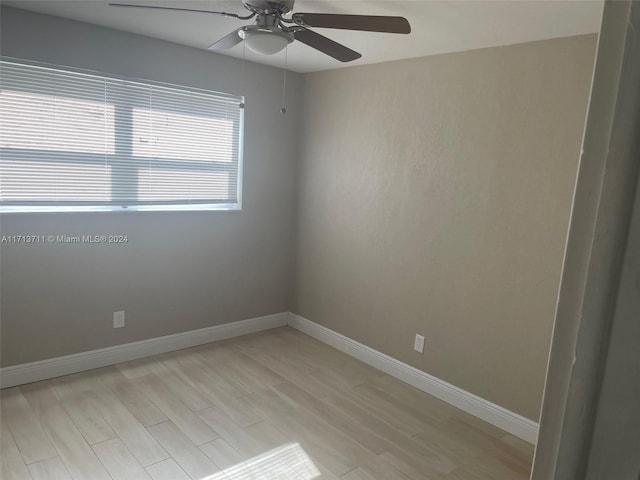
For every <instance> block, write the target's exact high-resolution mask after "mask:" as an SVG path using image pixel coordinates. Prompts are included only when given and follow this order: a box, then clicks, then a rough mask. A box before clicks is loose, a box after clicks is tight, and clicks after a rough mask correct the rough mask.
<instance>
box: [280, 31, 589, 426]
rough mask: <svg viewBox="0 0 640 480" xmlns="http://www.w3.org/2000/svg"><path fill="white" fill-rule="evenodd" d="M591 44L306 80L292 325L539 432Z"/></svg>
mask: <svg viewBox="0 0 640 480" xmlns="http://www.w3.org/2000/svg"><path fill="white" fill-rule="evenodd" d="M595 46H596V36H595V35H589V36H580V37H572V38H566V39H556V40H549V41H544V42H536V43H529V44H522V45H515V46H509V47H500V48H490V49H484V50H477V51H470V52H463V53H456V54H450V55H441V56H434V57H427V58H421V59H415V60H406V61H400V62H393V63H386V64H379V65H371V66H363V67H354V68H347V69H342V70H337V71H329V72H321V73H316V74H310V75H307V76H305V79H304V104H303V110H302V114H303V124H302V138H303V140H302V143H301V154H300V160H301V165H300V167H299V180H298V183H299V185H298V188H299V199H298V203H299V210H298V217H297V218H298V227H297V241H298V243H297V257H296V278H295V283H294V285H295V287H294V299H293V308H292V310H293V311H294V312H295V313H297V314H300V315H302V316H303V317H306V318H308V319H310V320H312V321H315V322H318V323H320V324H322V325H325V326H327V327H329V328H331V329H334V330H337V331H338V332H340V333H342V334H345V335H347V336H349V337H351V338H354V339H356V340H358V341H360V342H362V343H364V344H366V345H369V346H371V347H373V348H375V349H377V350H380V351H382V352H384V353H386V354H389V355H391V356H393V357H395V358H398V359H400V360H402V361H404V362H407V363H409V364H410V365H413V366H415V367H417V368H419V369H421V370H423V371H425V372H428V373H430V374H432V375H435V376H436V377H439V378H441V379H444V380H446V381H448V382H450V383H452V384H454V385H457V386H459V387H461V388H464V389H466V390H468V391H470V392H472V393H475V394H477V395H479V396H481V397H483V398H486V399H488V400H490V401H492V402H495V403H497V404H499V405H502V406H504V407H506V408H508V409H510V410H512V411H515V412H517V413H520V414H522V415H524V416H526V417H528V418H531V419H533V420H537V419H538V415H539V409H540V401H541V396H542V390H543V385H544V380H545V366H546V363H547V357H548V352H549V343H550V336H551V330H552V325H553V319H554V310H555V305H556V298H557V291H558V286H559V280H560V270H561V265H562V258H563V250H564V245H565V239H566V233H567V226H568V221H569V213H570V207H571V200H572V192H573V186H574V183H575V178H576V170H577V165H578V158H579V152H580V143H581V139H582V132H583V127H584V121H585V113H586V108H587V100H588V94H589V86H590V80H591V73H592V69H593V61H594V54H595ZM415 333H420V334H423V335H425V336H426V348H425V353H424V354H423V355H420V354H418V353H416V352H413V351H412V346H413V337H414V335H415Z"/></svg>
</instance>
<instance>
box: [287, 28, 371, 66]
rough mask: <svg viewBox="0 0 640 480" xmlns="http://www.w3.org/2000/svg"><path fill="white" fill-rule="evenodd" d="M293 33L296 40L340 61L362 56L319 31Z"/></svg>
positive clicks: (348, 60) (349, 60) (305, 30)
mask: <svg viewBox="0 0 640 480" xmlns="http://www.w3.org/2000/svg"><path fill="white" fill-rule="evenodd" d="M293 35H294V36H295V38H296V40H299V41H301V42H302V43H304V44H305V45H308V46H310V47H312V48H315V49H316V50H320V51H321V52H322V53H326V54H327V55H329V56H330V57H333V58H335V59H336V60H340V61H341V62H351V61H353V60H357V59H358V58H360V57H361V56H362V55H361V54H360V53H358V52H355V51H353V50H351V49H350V48H347V47H345V46H344V45H341V44H339V43H338V42H334V41H333V40H331V39H330V38H327V37H325V36H322V35H320V34H319V33H316V32H312V31H311V30H307V29H304V30H298V31H296V32H294V33H293Z"/></svg>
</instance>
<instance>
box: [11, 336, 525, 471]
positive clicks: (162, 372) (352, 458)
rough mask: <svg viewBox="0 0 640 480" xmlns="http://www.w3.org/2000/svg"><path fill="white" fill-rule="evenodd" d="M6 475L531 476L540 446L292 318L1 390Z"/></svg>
mask: <svg viewBox="0 0 640 480" xmlns="http://www.w3.org/2000/svg"><path fill="white" fill-rule="evenodd" d="M1 409H2V416H1V441H2V445H1V455H2V457H1V459H0V460H1V464H2V472H1V474H0V477H1V478H2V480H14V479H20V480H22V479H32V480H40V479H57V480H62V479H74V480H81V479H83V480H84V479H86V480H103V479H114V480H120V479H122V480H129V479H131V480H137V479H147V480H149V479H153V480H188V479H193V480H252V479H282V480H294V479H295V480H301V479H309V480H310V479H334V480H335V479H338V478H341V479H343V480H371V479H389V480H406V479H431V480H480V479H492V480H519V479H528V478H529V470H530V464H531V457H532V451H533V449H532V447H531V446H530V445H529V444H527V443H525V442H523V441H521V440H519V439H517V438H515V437H513V436H511V435H508V434H506V433H505V432H503V431H501V430H498V429H496V428H494V427H492V426H490V425H488V424H486V423H484V422H482V421H480V420H477V419H476V418H474V417H471V416H469V415H467V414H465V413H463V412H461V411H460V410H457V409H455V408H453V407H451V406H449V405H447V404H445V403H443V402H441V401H439V400H436V399H434V398H433V397H430V396H429V395H426V394H424V393H422V392H420V391H418V390H416V389H414V388H412V387H410V386H408V385H406V384H404V383H402V382H400V381H398V380H395V379H394V378H392V377H389V376H387V375H384V374H383V373H381V372H380V371H378V370H375V369H373V368H371V367H369V366H367V365H365V364H363V363H361V362H359V361H357V360H354V359H353V358H351V357H349V356H347V355H345V354H343V353H341V352H338V351H337V350H334V349H332V348H330V347H327V346H326V345H323V344H321V343H319V342H317V341H316V340H314V339H312V338H310V337H308V336H306V335H304V334H302V333H300V332H298V331H296V330H293V329H291V328H288V327H284V328H280V329H275V330H270V331H268V332H262V333H259V334H255V335H248V336H245V337H240V338H236V339H232V340H227V341H223V342H218V343H214V344H209V345H204V346H200V347H195V348H191V349H187V350H181V351H178V352H173V353H169V354H164V355H158V356H156V357H151V358H146V359H142V360H136V361H133V362H128V363H123V364H120V365H116V366H113V367H107V368H103V369H98V370H92V371H90V372H84V373H80V374H75V375H69V376H66V377H61V378H57V379H54V380H49V381H43V382H38V383H33V384H30V385H24V386H22V387H16V388H10V389H5V390H2V404H1Z"/></svg>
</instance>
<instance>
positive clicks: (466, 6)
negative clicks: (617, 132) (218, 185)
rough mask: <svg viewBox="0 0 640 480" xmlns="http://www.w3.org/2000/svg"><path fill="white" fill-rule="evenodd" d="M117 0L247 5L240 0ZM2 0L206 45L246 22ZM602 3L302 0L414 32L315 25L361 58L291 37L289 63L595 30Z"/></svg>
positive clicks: (389, 56)
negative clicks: (401, 23)
mask: <svg viewBox="0 0 640 480" xmlns="http://www.w3.org/2000/svg"><path fill="white" fill-rule="evenodd" d="M113 1H117V0H113ZM119 1H121V2H122V3H138V4H147V5H163V6H177V7H184V8H197V9H208V10H223V11H228V12H234V13H242V14H244V13H245V12H246V10H244V8H243V7H242V4H241V2H240V0H156V1H149V0H140V1H136V0H119ZM2 3H3V5H9V6H13V7H17V8H22V9H26V10H33V11H36V12H41V13H47V14H51V15H57V16H60V17H66V18H71V19H75V20H80V21H83V22H88V23H94V24H97V25H103V26H106V27H111V28H116V29H119V30H125V31H128V32H134V33H138V34H141V35H146V36H149V37H154V38H159V39H163V40H169V41H171V42H176V43H181V44H184V45H190V46H192V47H197V48H203V49H206V48H207V47H208V46H209V45H211V44H212V43H213V42H215V41H216V40H217V39H218V38H220V37H222V36H224V35H226V34H227V33H229V32H231V31H232V30H234V29H236V28H237V27H238V26H240V25H243V24H246V23H249V22H248V21H244V22H242V21H240V20H236V19H230V18H224V17H220V16H217V15H208V14H200V13H182V12H163V11H157V10H145V9H132V8H121V7H120V8H118V7H111V6H109V5H108V1H107V0H39V1H34V0H17V1H3V2H2ZM602 8H603V2H602V1H601V0H569V1H565V0H550V1H547V0H509V1H480V0H472V1H453V0H448V1H430V0H367V1H364V0H340V1H336V0H297V1H296V4H295V8H294V11H296V12H324V13H347V14H363V15H399V16H404V17H406V18H407V19H408V20H409V22H410V23H411V27H412V33H411V34H409V35H394V34H384V33H370V32H349V31H344V30H329V29H320V28H318V29H315V30H316V31H317V32H318V33H321V34H323V35H326V36H328V37H330V38H332V39H333V40H335V41H338V42H340V43H343V44H345V45H346V46H348V47H349V48H352V49H354V50H356V51H359V52H360V53H362V58H361V59H359V60H356V61H355V62H351V63H347V64H343V63H340V62H338V61H336V60H334V59H332V58H330V57H328V56H326V55H324V54H322V53H319V52H317V51H315V50H313V49H311V48H309V47H307V46H306V45H303V44H301V43H300V42H294V43H293V44H292V45H290V46H289V48H288V68H289V70H293V71H296V72H313V71H319V70H326V69H331V68H339V67H343V66H348V65H362V64H367V63H378V62H386V61H391V60H399V59H403V58H414V57H422V56H426V55H435V54H440V53H449V52H458V51H463V50H473V49H477V48H484V47H493V46H498V45H511V44H514V43H522V42H530V41H535V40H544V39H549V38H555V37H567V36H572V35H580V34H586V33H594V32H598V31H599V29H600V20H601V16H602ZM227 54H228V55H232V56H234V57H242V54H243V48H242V45H241V44H240V45H237V46H236V47H234V48H233V49H231V50H228V51H227ZM247 59H250V60H253V61H256V62H260V63H265V64H269V65H274V66H278V67H282V66H283V65H284V53H279V54H276V55H274V56H262V57H260V56H257V55H254V54H251V53H250V52H249V51H248V50H247Z"/></svg>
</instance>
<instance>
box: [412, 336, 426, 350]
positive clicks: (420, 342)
mask: <svg viewBox="0 0 640 480" xmlns="http://www.w3.org/2000/svg"><path fill="white" fill-rule="evenodd" d="M413 349H414V350H415V351H416V352H420V353H423V352H424V337H423V336H422V335H418V334H417V333H416V339H415V341H414V342H413Z"/></svg>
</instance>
